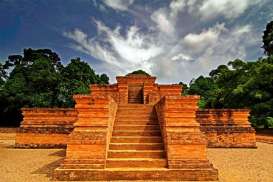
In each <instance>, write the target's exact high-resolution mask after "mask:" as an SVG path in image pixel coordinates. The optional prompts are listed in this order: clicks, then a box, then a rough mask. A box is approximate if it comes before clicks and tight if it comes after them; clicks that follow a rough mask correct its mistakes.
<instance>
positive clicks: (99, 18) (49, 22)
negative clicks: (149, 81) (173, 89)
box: [0, 0, 273, 83]
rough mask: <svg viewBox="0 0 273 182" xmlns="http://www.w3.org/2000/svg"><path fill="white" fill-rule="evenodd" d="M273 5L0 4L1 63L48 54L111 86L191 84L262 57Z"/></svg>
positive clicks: (129, 0) (221, 0) (272, 0)
mask: <svg viewBox="0 0 273 182" xmlns="http://www.w3.org/2000/svg"><path fill="white" fill-rule="evenodd" d="M272 20H273V0H173V1H171V0H169V1H168V0H149V1H147V0H0V60H1V61H4V60H5V59H6V58H7V56H8V55H10V54H20V53H22V50H23V48H29V47H30V48H50V49H52V50H53V51H55V52H57V53H58V54H59V55H60V56H61V58H62V61H63V63H64V64H66V63H67V62H68V61H69V60H70V59H71V58H75V57H81V58H82V59H83V60H85V61H87V62H88V63H89V64H90V65H91V66H92V68H94V69H95V70H96V71H97V72H99V73H103V72H104V73H107V74H108V75H109V76H110V77H111V82H114V81H115V76H116V75H124V74H126V73H128V72H130V71H133V70H136V69H144V70H145V71H147V72H149V73H151V74H153V75H155V76H157V77H158V81H159V82H160V83H170V82H171V83H177V82H179V81H184V82H189V81H190V80H191V79H192V78H196V77H198V76H199V75H201V74H203V75H207V74H208V73H209V71H210V70H211V69H214V68H216V67H217V66H218V65H220V64H226V63H227V62H229V61H231V60H234V59H236V58H240V59H244V60H256V59H257V58H258V57H261V56H263V51H262V49H261V48H260V47H261V45H262V41H261V37H262V33H263V30H264V28H265V26H266V24H267V23H268V22H269V21H272Z"/></svg>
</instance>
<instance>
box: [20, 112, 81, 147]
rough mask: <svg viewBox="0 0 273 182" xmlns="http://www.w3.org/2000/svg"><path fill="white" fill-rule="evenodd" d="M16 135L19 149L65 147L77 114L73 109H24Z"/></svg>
mask: <svg viewBox="0 0 273 182" xmlns="http://www.w3.org/2000/svg"><path fill="white" fill-rule="evenodd" d="M22 114H23V121H22V123H21V126H20V128H19V129H18V131H17V134H16V143H15V147H18V148H59V147H65V146H66V143H67V139H68V135H69V134H70V133H71V131H72V129H73V123H74V122H75V121H76V119H77V113H76V111H75V109H72V108H23V109H22Z"/></svg>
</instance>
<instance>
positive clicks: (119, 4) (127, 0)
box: [103, 0, 134, 11]
mask: <svg viewBox="0 0 273 182" xmlns="http://www.w3.org/2000/svg"><path fill="white" fill-rule="evenodd" d="M103 1H104V3H105V4H106V5H107V6H109V7H111V8H113V9H115V10H121V11H125V10H127V9H128V7H129V6H130V5H131V4H133V3H134V0H103Z"/></svg>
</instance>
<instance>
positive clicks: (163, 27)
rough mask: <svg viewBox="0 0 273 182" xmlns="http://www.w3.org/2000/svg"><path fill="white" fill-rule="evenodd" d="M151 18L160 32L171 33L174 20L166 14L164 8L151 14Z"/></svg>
mask: <svg viewBox="0 0 273 182" xmlns="http://www.w3.org/2000/svg"><path fill="white" fill-rule="evenodd" d="M151 19H152V20H153V21H154V22H155V23H156V24H157V27H158V28H159V30H160V31H161V32H164V33H167V34H172V33H173V32H174V26H175V25H174V22H173V21H172V20H171V19H170V17H169V16H168V15H167V13H166V10H165V9H159V10H157V11H155V12H154V13H153V14H152V15H151Z"/></svg>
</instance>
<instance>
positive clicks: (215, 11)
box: [199, 0, 261, 19]
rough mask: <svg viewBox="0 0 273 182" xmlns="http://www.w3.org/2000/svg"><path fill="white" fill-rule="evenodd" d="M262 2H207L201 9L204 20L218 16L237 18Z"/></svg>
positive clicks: (240, 0)
mask: <svg viewBox="0 0 273 182" xmlns="http://www.w3.org/2000/svg"><path fill="white" fill-rule="evenodd" d="M260 1H261V0H205V1H204V2H203V4H202V6H201V7H200V9H199V13H200V15H201V17H202V19H213V18H216V17H218V16H224V17H225V18H228V19H232V18H236V17H238V16H239V15H241V14H242V13H244V12H245V10H246V9H247V8H248V7H250V6H251V5H254V4H257V3H259V2H260Z"/></svg>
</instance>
